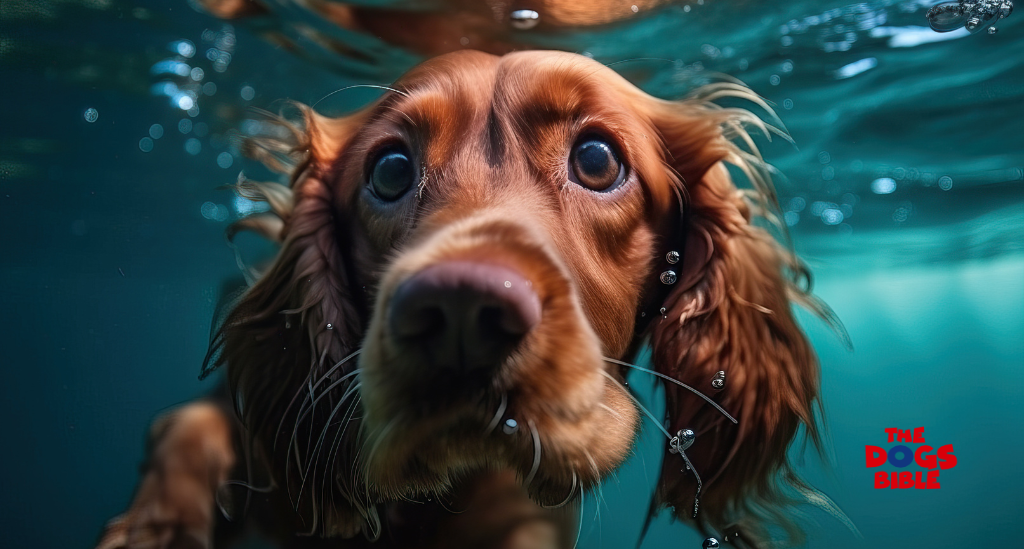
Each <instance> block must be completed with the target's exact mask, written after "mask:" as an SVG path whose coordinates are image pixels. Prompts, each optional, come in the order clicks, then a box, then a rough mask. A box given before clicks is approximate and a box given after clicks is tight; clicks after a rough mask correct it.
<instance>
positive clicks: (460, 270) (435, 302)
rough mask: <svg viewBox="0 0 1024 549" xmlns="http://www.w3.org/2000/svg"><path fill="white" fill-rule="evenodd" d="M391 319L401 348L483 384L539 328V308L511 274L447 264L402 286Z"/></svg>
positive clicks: (487, 266)
mask: <svg viewBox="0 0 1024 549" xmlns="http://www.w3.org/2000/svg"><path fill="white" fill-rule="evenodd" d="M389 315H390V316H389V319H388V321H389V327H390V329H391V335H392V337H393V338H394V340H395V342H396V343H398V344H399V345H400V346H402V347H407V348H411V349H410V350H412V352H415V353H417V354H418V358H419V359H422V360H424V361H425V362H426V363H427V364H428V365H430V366H432V367H435V368H438V369H444V370H453V371H455V372H460V373H464V374H469V373H472V374H476V375H477V376H483V379H482V380H481V381H483V380H486V379H489V378H490V376H491V374H492V373H493V371H494V370H495V369H497V367H499V366H500V365H501V364H502V362H504V360H505V358H507V357H508V355H509V354H510V353H511V352H512V350H513V349H515V347H516V345H518V344H519V342H520V341H522V339H523V337H524V336H525V335H526V334H527V333H529V331H530V330H531V329H532V328H533V327H534V326H536V325H537V323H538V322H540V317H541V305H540V299H539V298H538V297H537V294H536V292H534V291H533V288H532V287H531V284H530V282H529V281H528V280H527V279H526V278H524V277H523V276H522V275H521V274H519V273H518V272H516V271H515V270H513V269H509V268H506V267H502V266H498V265H492V264H489V263H479V262H475V261H444V262H441V263H436V264H434V265H431V266H429V267H426V268H424V269H423V270H421V271H419V272H418V273H416V274H414V275H412V276H411V277H409V278H408V279H406V280H405V281H404V282H402V283H401V284H400V285H399V286H398V288H397V289H396V290H395V294H394V297H393V298H392V300H391V305H390V310H389Z"/></svg>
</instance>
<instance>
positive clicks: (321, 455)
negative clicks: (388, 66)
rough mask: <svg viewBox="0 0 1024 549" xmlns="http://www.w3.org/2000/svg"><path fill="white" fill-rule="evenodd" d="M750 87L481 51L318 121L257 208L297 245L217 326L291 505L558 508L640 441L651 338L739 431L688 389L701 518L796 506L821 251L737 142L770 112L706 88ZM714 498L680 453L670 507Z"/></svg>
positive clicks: (656, 358) (677, 417)
mask: <svg viewBox="0 0 1024 549" xmlns="http://www.w3.org/2000/svg"><path fill="white" fill-rule="evenodd" d="M730 95H731V96H739V97H745V98H754V96H753V95H752V94H751V93H750V92H749V91H747V90H746V89H744V88H741V87H739V86H736V85H732V84H723V85H718V86H715V87H711V88H707V89H705V90H704V95H702V96H695V97H693V98H690V99H687V100H684V101H681V102H669V101H662V100H658V99H655V98H652V97H650V96H648V95H646V94H645V93H643V92H641V91H640V90H638V89H637V88H635V87H634V86H632V85H631V84H629V83H628V82H626V81H625V80H623V79H622V78H621V77H620V76H618V75H617V74H616V73H614V72H613V71H612V70H610V69H608V68H606V67H604V66H602V65H600V64H598V63H596V62H594V61H591V60H589V59H587V58H584V57H581V56H577V55H572V54H565V53H554V52H524V53H517V54H511V55H508V56H505V57H494V56H490V55H486V54H482V53H476V52H461V53H457V54H451V55H447V56H443V57H440V58H436V59H433V60H431V61H428V62H427V63H424V64H423V65H421V66H419V67H418V68H416V69H414V70H412V71H411V72H410V73H408V74H407V75H406V76H404V77H403V78H402V79H400V80H399V81H398V82H397V83H396V84H395V85H394V86H393V88H391V89H390V90H389V91H388V92H387V93H385V94H384V96H383V97H382V98H381V99H380V100H378V101H377V102H375V103H374V104H372V105H370V106H369V107H366V108H365V109H363V110H360V111H358V112H356V113H354V114H351V115H349V116H346V117H342V118H334V119H328V118H324V117H321V116H319V115H317V114H315V113H314V112H312V111H311V110H308V109H307V110H306V120H305V126H304V129H303V130H301V131H298V130H296V133H295V136H296V138H297V139H298V141H299V145H298V146H297V147H296V148H294V149H292V150H291V152H292V153H293V158H294V159H295V160H296V161H297V162H296V165H295V166H294V168H290V172H291V185H290V187H285V186H282V185H275V184H257V183H251V182H250V183H243V184H242V185H241V186H240V190H241V192H243V194H246V195H247V196H250V197H258V198H262V199H265V200H267V201H268V202H270V204H271V207H272V210H273V212H272V213H271V214H264V215H263V216H262V217H258V218H252V219H246V220H243V221H242V222H241V224H242V225H243V226H247V227H249V228H255V229H258V230H260V231H261V232H263V233H264V234H267V235H270V236H271V237H273V238H276V239H278V240H280V242H281V244H282V248H281V251H280V253H279V255H278V257H277V258H276V260H275V262H274V263H273V265H272V266H271V267H270V268H269V269H268V270H267V272H266V273H265V274H263V276H262V277H261V278H260V279H259V281H258V282H257V283H256V284H255V285H254V286H253V287H252V288H251V289H250V290H249V291H248V292H247V293H246V294H245V296H244V297H243V298H242V299H241V301H240V302H239V304H238V305H237V306H236V307H235V309H234V310H233V311H232V312H231V313H230V315H229V316H228V318H227V320H226V321H225V323H224V325H223V327H222V329H221V332H220V337H219V339H218V342H217V343H218V345H221V346H222V347H223V353H222V354H221V355H220V357H221V358H220V361H221V362H226V363H227V364H228V379H229V383H230V385H231V387H232V390H233V392H234V394H235V395H236V397H237V399H236V400H237V403H238V407H239V411H240V415H241V417H242V418H243V420H244V421H245V423H246V425H247V427H248V428H249V429H250V431H251V433H252V434H253V436H254V437H255V439H256V441H257V442H258V443H259V444H258V445H257V448H258V451H259V452H261V454H262V455H263V457H264V458H265V459H266V461H267V462H268V463H270V464H272V468H273V470H274V471H276V473H275V474H276V475H278V477H279V478H278V482H279V483H280V484H283V485H285V486H287V487H288V489H289V491H290V493H291V494H292V496H293V497H295V496H298V497H299V498H300V501H301V498H302V497H303V493H304V492H305V495H310V493H311V492H312V491H314V490H315V491H318V492H320V493H316V494H315V495H312V496H311V497H310V499H311V500H319V501H313V502H311V503H310V504H309V505H308V506H307V507H308V509H309V512H313V513H320V514H322V515H323V518H324V520H325V523H323V524H324V528H325V531H327V532H328V533H331V532H335V533H351V532H352V531H353V524H358V523H359V521H360V520H362V519H364V518H366V517H371V518H372V515H373V513H372V508H373V506H374V505H375V504H376V503H379V502H382V501H388V500H394V499H399V498H416V497H426V496H430V495H435V494H443V493H444V492H446V491H447V490H449V489H450V488H451V486H452V485H453V483H455V482H456V481H457V480H458V479H459V478H461V477H464V476H465V475H468V474H471V473H473V472H474V471H480V470H489V469H501V470H513V471H515V472H516V473H517V474H518V477H519V478H520V479H521V481H522V483H523V485H524V487H525V488H526V489H527V490H528V491H529V493H530V494H531V496H532V497H534V498H535V499H536V500H537V501H538V502H540V503H545V504H557V503H558V502H560V501H563V500H566V499H567V498H570V497H572V496H573V495H574V494H577V493H579V492H580V491H581V490H585V489H587V488H589V487H593V486H594V485H595V484H596V483H598V482H600V481H601V479H602V478H603V477H604V476H606V475H607V474H608V473H610V472H611V471H612V470H613V469H614V468H615V467H617V466H618V465H619V464H621V463H622V461H624V459H625V458H626V457H627V455H628V454H629V452H630V448H631V446H632V444H633V441H634V438H635V434H636V432H637V430H638V427H639V423H640V418H641V417H642V416H641V412H640V410H639V409H638V407H637V405H636V403H635V401H634V400H633V399H632V397H631V396H630V394H629V392H628V390H627V389H625V388H624V386H623V384H622V381H623V374H624V372H623V371H622V368H623V367H622V366H620V365H618V364H616V363H615V361H618V360H625V361H628V360H631V358H632V356H634V355H635V354H636V352H637V351H638V350H639V349H640V348H641V347H642V346H643V345H644V344H645V343H649V344H650V346H651V347H652V357H653V366H654V368H655V369H656V370H657V372H658V373H660V374H661V375H663V376H665V377H669V378H672V379H675V380H677V381H680V382H683V383H686V384H688V385H690V386H691V387H693V388H694V389H696V390H697V391H700V392H703V393H706V394H708V395H710V396H711V398H713V399H714V401H716V402H717V404H718V405H720V406H721V407H723V408H724V409H725V410H727V411H728V412H730V413H731V414H732V415H734V416H735V417H736V419H737V420H738V424H734V423H732V422H731V421H729V420H728V418H727V417H726V416H725V415H724V414H722V413H720V412H719V411H718V410H716V409H715V408H714V407H713V406H712V405H711V404H709V403H708V402H706V401H705V400H703V399H701V398H699V397H697V396H695V395H693V394H692V393H691V392H689V391H686V390H684V389H682V388H681V387H678V386H676V385H673V384H668V385H667V401H668V418H667V423H666V426H667V427H666V430H667V432H668V434H669V435H672V434H674V433H677V432H678V431H680V430H683V429H691V430H693V431H694V432H695V433H696V442H695V443H694V444H693V446H692V447H690V448H689V449H687V450H686V454H687V456H688V457H689V459H690V461H691V462H692V464H693V466H694V468H695V469H696V470H697V472H699V473H700V474H701V477H702V480H703V487H702V490H703V492H702V493H701V499H700V504H701V510H700V514H699V515H698V517H699V519H700V521H701V522H702V523H703V524H704V525H708V526H711V527H714V528H721V527H725V526H726V525H733V524H735V523H737V522H738V521H741V520H744V517H747V516H748V515H751V511H757V509H758V508H760V507H763V506H764V504H765V503H766V502H774V501H778V500H779V498H780V496H779V491H778V490H779V488H778V485H777V483H776V481H777V477H778V476H779V474H780V473H786V472H788V466H787V460H786V448H787V447H788V445H789V443H790V442H791V441H792V439H793V438H794V436H795V434H796V430H797V427H798V426H799V424H800V423H804V424H806V425H807V426H808V427H809V431H810V433H811V434H812V435H814V433H815V431H814V428H813V425H814V422H813V414H812V411H811V407H812V403H813V401H814V399H815V397H816V393H817V385H818V382H817V366H816V362H815V359H814V357H813V354H812V351H811V349H810V347H809V346H808V344H807V342H806V340H805V338H804V336H803V335H802V333H801V332H800V330H799V328H798V327H797V325H796V324H795V322H794V320H793V317H792V315H791V312H790V300H791V299H798V298H802V296H805V295H806V294H805V293H804V292H802V290H800V289H799V288H798V287H797V285H796V284H795V282H794V279H795V278H796V274H798V273H799V272H801V271H800V269H799V266H798V264H797V262H796V260H795V258H794V257H793V256H792V255H791V254H790V253H788V252H787V251H785V250H784V249H783V248H780V247H779V246H778V245H776V243H775V241H774V240H773V238H772V237H771V236H769V234H768V233H767V232H766V231H765V230H763V229H761V228H758V227H756V226H755V225H753V224H752V223H751V219H752V217H753V216H754V215H755V214H758V213H763V214H767V216H768V217H770V214H771V210H772V207H773V206H774V196H773V195H772V193H771V190H770V186H769V184H768V182H767V178H766V176H765V175H764V171H763V167H762V166H761V165H760V163H759V159H758V157H757V156H756V155H757V153H756V150H748V151H743V150H741V149H740V148H739V147H737V146H736V145H735V144H733V143H732V142H731V139H733V138H737V137H739V138H745V140H746V141H748V142H749V138H748V137H747V134H746V132H745V131H744V130H743V129H742V128H743V126H744V125H745V124H754V125H756V126H758V127H760V128H761V129H762V130H765V128H766V127H765V126H764V125H763V123H761V122H760V120H758V119H757V118H755V117H754V116H752V115H750V114H749V113H747V112H746V111H742V110H737V109H724V108H719V107H716V106H715V105H714V104H712V103H711V102H710V101H711V100H713V99H715V98H717V97H721V96H730ZM754 99H756V98H754ZM765 131H767V130H765ZM256 143H257V145H259V144H260V142H259V141H257V142H256ZM268 143H269V142H267V141H264V142H263V149H261V150H262V151H263V156H264V158H266V159H269V160H270V164H276V163H277V161H278V160H280V158H281V154H279V153H281V151H280V150H274V148H273V146H272V145H268ZM751 147H752V145H751ZM723 162H728V163H732V164H734V165H736V166H738V167H739V168H740V169H741V170H743V171H745V172H746V174H747V176H748V178H749V179H750V180H751V181H752V183H753V189H750V190H747V191H740V190H738V189H737V188H736V187H735V186H734V185H733V183H732V180H731V178H730V176H729V173H728V171H727V169H726V168H725V165H724V164H723ZM357 352H358V355H355V354H354V353H357ZM354 356H357V358H353V357H354ZM609 359H612V360H609ZM719 372H725V374H724V380H725V381H724V385H723V384H722V383H721V382H720V381H715V380H716V377H717V379H719V380H721V379H722V376H721V375H719ZM661 427H662V426H660V425H659V428H661ZM678 449H679V447H675V448H673V450H678ZM325 486H326V487H327V488H326V489H327V490H328V491H330V492H331V494H332V496H331V499H330V500H333V501H334V502H335V503H333V504H331V505H326V506H325V505H324V504H323V502H324V501H330V500H325V499H324V497H323V493H322V492H323V490H324V489H325V488H324V487H325ZM696 491H697V480H696V478H695V477H694V475H693V474H691V473H688V472H686V467H684V464H683V462H682V461H681V460H680V459H679V456H676V455H673V454H670V453H669V446H668V444H666V462H665V465H664V468H663V473H662V479H661V483H660V485H659V489H658V498H659V501H660V502H662V503H665V504H668V505H671V506H673V507H674V508H675V510H676V514H677V515H678V516H679V517H682V518H689V517H690V516H691V515H692V512H693V507H694V503H695V501H694V499H695V495H696ZM335 494H338V497H334V495H335ZM300 507H301V506H300ZM755 514H756V513H755ZM332 517H333V518H332ZM332 521H333V523H332ZM332 524H333V525H332Z"/></svg>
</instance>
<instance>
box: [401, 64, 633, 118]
mask: <svg viewBox="0 0 1024 549" xmlns="http://www.w3.org/2000/svg"><path fill="white" fill-rule="evenodd" d="M395 87H396V89H398V90H400V92H401V95H402V96H403V98H402V99H404V100H400V101H399V102H400V103H405V104H408V103H417V102H421V101H422V100H424V99H425V98H428V97H437V96H438V95H440V96H442V97H443V98H444V99H446V100H447V102H450V103H451V104H452V105H455V106H457V107H458V108H459V110H461V111H463V112H464V113H468V112H474V113H477V114H480V115H487V114H488V113H489V112H491V111H496V112H499V113H502V114H506V115H510V116H515V115H518V114H520V112H521V111H531V112H547V113H548V115H549V116H554V117H570V116H572V115H573V114H574V113H575V111H578V110H580V109H581V108H584V107H586V108H589V109H594V110H597V109H601V108H602V107H608V106H618V107H621V108H625V107H626V106H627V105H628V103H629V101H630V99H631V98H632V97H633V96H634V95H636V94H637V93H640V92H639V90H637V89H636V88H635V87H633V86H632V85H631V84H630V83H629V82H628V81H626V80H625V79H623V78H622V77H621V76H619V75H618V74H617V73H615V72H614V71H613V70H611V69H609V68H608V67H605V66H604V65H602V64H600V63H598V62H596V61H594V60H592V59H589V58H586V57H583V56H580V55H574V54H569V53H564V52H551V51H543V52H540V51H527V52H518V53H512V54H508V55H505V56H502V57H498V56H494V55H490V54H486V53H482V52H477V51H468V50H467V51H461V52H455V53H452V54H448V55H443V56H440V57H437V58H434V59H431V60H429V61H426V62H424V63H422V64H421V65H419V66H418V67H416V68H415V69H413V70H412V71H410V72H409V73H407V74H406V75H404V76H403V77H402V78H400V79H399V80H398V81H397V82H396V84H395Z"/></svg>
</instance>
